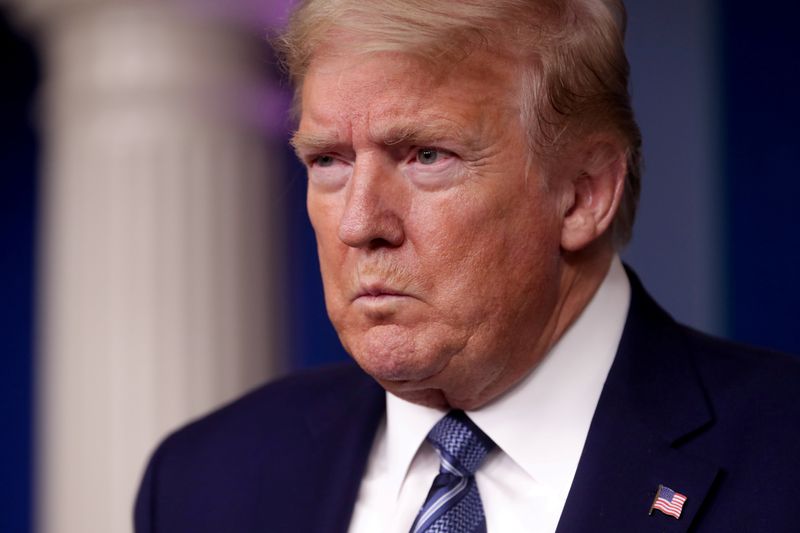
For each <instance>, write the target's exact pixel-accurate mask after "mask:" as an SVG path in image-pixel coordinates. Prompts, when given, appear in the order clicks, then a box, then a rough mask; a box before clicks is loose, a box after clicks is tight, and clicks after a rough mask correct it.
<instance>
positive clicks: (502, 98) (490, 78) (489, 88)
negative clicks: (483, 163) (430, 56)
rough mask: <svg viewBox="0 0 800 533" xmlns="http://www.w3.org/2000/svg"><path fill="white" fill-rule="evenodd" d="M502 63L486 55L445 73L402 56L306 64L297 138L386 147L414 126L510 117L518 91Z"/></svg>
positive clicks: (326, 58)
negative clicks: (331, 137)
mask: <svg viewBox="0 0 800 533" xmlns="http://www.w3.org/2000/svg"><path fill="white" fill-rule="evenodd" d="M513 72H514V69H513V68H512V66H511V64H510V62H509V61H508V60H507V59H503V58H499V57H493V56H490V55H489V54H487V53H475V54H473V55H472V56H470V57H468V58H466V59H464V60H463V61H460V62H458V63H457V64H451V65H438V66H435V65H432V64H430V63H429V62H425V61H423V60H421V59H417V58H415V57H414V56H411V55H408V54H402V53H398V52H379V53H371V54H350V55H348V54H343V53H340V54H336V55H326V56H323V57H320V58H318V59H316V60H315V61H314V62H312V64H311V66H310V68H309V70H308V73H307V76H306V78H305V82H304V84H303V88H302V94H301V107H300V112H301V121H300V128H299V133H301V134H302V133H303V132H304V131H307V130H309V129H320V128H322V129H328V130H336V131H337V134H338V135H339V136H341V135H343V134H344V135H347V136H348V137H349V136H351V135H352V134H353V133H354V130H358V131H359V132H362V133H364V134H368V135H369V136H371V137H381V138H383V140H385V141H386V142H391V141H392V138H393V137H397V138H398V139H399V138H403V137H406V136H408V133H409V131H410V130H414V129H416V128H418V127H419V126H420V125H421V124H424V125H425V127H426V128H427V129H429V130H440V131H442V132H444V131H445V130H448V129H453V128H456V129H458V128H462V129H466V128H470V127H479V126H480V125H482V124H484V123H486V122H487V121H488V122H493V121H498V120H502V118H501V117H507V115H509V114H510V115H515V114H517V112H516V111H517V109H518V101H517V100H518V98H517V83H516V79H515V76H514V75H513Z"/></svg>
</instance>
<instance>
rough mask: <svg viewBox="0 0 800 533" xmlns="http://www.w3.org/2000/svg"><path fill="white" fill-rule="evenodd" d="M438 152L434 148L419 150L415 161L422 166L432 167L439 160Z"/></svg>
mask: <svg viewBox="0 0 800 533" xmlns="http://www.w3.org/2000/svg"><path fill="white" fill-rule="evenodd" d="M439 155H440V153H439V150H437V149H436V148H421V149H420V150H419V151H418V152H417V161H419V162H420V163H422V164H423V165H432V164H434V163H436V161H438V160H439Z"/></svg>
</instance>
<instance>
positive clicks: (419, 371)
mask: <svg viewBox="0 0 800 533" xmlns="http://www.w3.org/2000/svg"><path fill="white" fill-rule="evenodd" d="M414 333H415V332H413V331H411V330H409V329H407V328H405V327H402V326H398V325H394V324H391V325H380V326H373V327H371V328H369V329H368V330H367V331H366V332H359V334H357V335H343V344H344V345H345V347H346V348H347V351H348V352H349V353H350V354H351V355H352V357H353V359H355V361H356V362H357V363H358V365H359V366H360V367H361V368H362V369H363V370H364V372H366V373H367V374H369V375H371V376H372V377H373V378H375V379H376V380H378V381H379V382H381V383H383V382H395V383H398V384H401V385H403V386H409V385H412V384H413V383H416V382H420V381H424V380H428V379H431V378H432V377H434V376H436V375H437V374H439V373H440V372H441V371H442V370H443V369H444V368H445V367H447V365H448V363H449V362H450V359H451V358H452V351H449V350H442V349H438V348H437V343H429V342H423V341H420V340H419V339H418V335H415V334H414ZM421 346H422V349H420V347H421Z"/></svg>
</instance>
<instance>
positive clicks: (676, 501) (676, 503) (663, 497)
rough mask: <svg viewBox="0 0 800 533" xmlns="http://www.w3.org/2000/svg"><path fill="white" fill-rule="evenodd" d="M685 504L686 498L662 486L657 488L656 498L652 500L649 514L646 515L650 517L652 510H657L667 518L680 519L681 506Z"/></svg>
mask: <svg viewBox="0 0 800 533" xmlns="http://www.w3.org/2000/svg"><path fill="white" fill-rule="evenodd" d="M685 502H686V496H685V495H683V494H681V493H680V492H675V491H674V490H672V489H671V488H669V487H665V486H664V485H659V486H658V491H657V492H656V497H655V498H654V499H653V503H652V505H650V512H649V513H648V514H650V515H652V514H653V510H654V509H658V510H659V511H661V512H662V513H664V514H667V515H669V516H673V517H675V518H680V517H681V511H683V504H684V503H685Z"/></svg>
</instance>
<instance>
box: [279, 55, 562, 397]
mask: <svg viewBox="0 0 800 533" xmlns="http://www.w3.org/2000/svg"><path fill="white" fill-rule="evenodd" d="M515 72H516V70H515V66H514V64H513V63H512V62H511V61H510V60H505V59H500V58H498V57H496V56H495V57H492V56H490V55H489V54H488V53H476V54H473V56H471V57H470V58H468V59H467V60H465V61H463V62H460V63H458V64H456V65H454V66H452V68H449V69H447V71H446V72H444V70H443V69H440V70H439V71H432V70H430V67H425V66H423V65H422V64H421V63H420V62H419V61H417V60H415V59H413V58H411V57H409V56H406V55H402V54H395V53H380V54H373V55H365V56H355V57H353V56H351V57H346V56H336V57H326V58H323V59H318V60H317V61H316V62H314V63H312V65H311V68H310V70H309V72H308V74H307V77H306V79H305V83H304V86H303V91H302V118H301V122H300V126H299V129H298V132H297V134H296V136H295V139H294V144H295V146H296V148H297V150H298V153H299V154H300V157H301V158H302V159H303V160H304V162H305V163H306V165H307V166H308V176H309V183H308V212H309V215H310V218H311V223H312V225H313V226H314V230H315V232H316V236H317V244H318V251H319V257H320V263H321V269H322V277H323V281H324V286H325V301H326V305H327V309H328V313H329V315H330V318H331V320H332V322H333V324H334V326H335V327H336V330H337V331H338V333H339V337H340V339H341V341H342V343H343V345H344V347H345V348H346V349H347V351H348V352H349V353H350V354H352V356H353V357H354V358H355V360H356V361H357V362H358V363H359V365H360V366H361V367H362V368H363V369H364V370H365V371H366V372H367V373H369V374H371V375H372V376H373V377H374V378H376V379H377V380H378V381H379V382H380V383H381V384H382V385H383V386H384V387H385V388H386V389H387V390H389V391H390V392H393V393H394V394H396V395H398V396H400V397H403V398H406V399H408V400H410V401H413V402H417V403H423V404H427V405H435V406H442V407H445V406H452V407H460V408H465V409H469V408H475V407H478V406H480V405H482V404H484V403H486V402H487V401H489V400H491V399H492V398H494V397H496V396H497V395H499V394H501V393H502V392H504V391H505V390H507V389H508V388H509V387H511V386H512V385H513V384H514V383H516V382H517V381H519V380H520V379H521V378H522V377H524V375H525V374H526V373H527V372H528V371H529V370H530V369H531V368H533V366H535V364H536V363H537V362H538V361H539V359H540V358H541V357H542V354H543V353H544V352H545V351H546V349H547V348H549V345H550V344H551V341H552V340H553V331H554V329H555V328H556V322H557V320H558V319H557V316H558V312H557V311H558V309H557V308H558V301H559V292H560V290H561V287H560V284H561V283H562V281H561V279H560V271H561V268H560V265H561V256H560V247H559V242H560V237H561V223H562V222H561V221H562V218H563V217H562V215H563V213H562V212H561V211H563V209H562V207H561V206H560V204H563V202H561V201H559V199H558V198H559V197H558V191H557V189H554V188H553V187H549V188H548V187H545V185H544V181H543V178H542V177H541V175H540V173H539V172H538V170H536V168H537V167H536V165H533V166H532V167H531V168H530V169H529V170H528V172H527V175H526V168H527V164H528V162H529V156H528V149H527V143H526V135H525V132H524V130H523V128H522V127H521V123H520V118H519V117H520V108H519V96H518V84H517V79H516V77H515V76H514V74H515Z"/></svg>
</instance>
